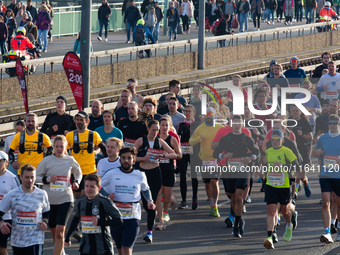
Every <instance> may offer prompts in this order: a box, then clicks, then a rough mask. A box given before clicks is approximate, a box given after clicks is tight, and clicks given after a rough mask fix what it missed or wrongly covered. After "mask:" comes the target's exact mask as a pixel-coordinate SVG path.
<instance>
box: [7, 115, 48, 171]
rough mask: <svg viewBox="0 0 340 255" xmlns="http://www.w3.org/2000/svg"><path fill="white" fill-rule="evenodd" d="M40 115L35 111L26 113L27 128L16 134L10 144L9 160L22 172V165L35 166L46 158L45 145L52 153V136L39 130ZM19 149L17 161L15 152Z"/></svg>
mask: <svg viewBox="0 0 340 255" xmlns="http://www.w3.org/2000/svg"><path fill="white" fill-rule="evenodd" d="M37 127H38V116H37V115H36V114H35V113H28V114H27V115H26V130H24V131H21V132H19V133H17V134H16V135H15V137H14V138H13V140H12V143H11V145H10V146H9V148H10V150H9V152H8V155H9V161H10V163H11V164H12V166H13V168H14V169H19V170H18V175H20V174H21V166H23V165H26V164H31V165H33V166H34V167H35V168H36V167H37V166H38V164H39V163H40V161H41V160H42V159H43V158H44V153H43V147H45V148H47V155H50V154H52V150H53V148H52V144H51V141H50V138H49V137H48V136H47V135H46V134H43V133H40V132H39V131H38V130H37ZM16 149H19V155H18V161H15V156H14V152H15V150H16ZM47 155H46V156H47Z"/></svg>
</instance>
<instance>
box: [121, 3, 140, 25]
mask: <svg viewBox="0 0 340 255" xmlns="http://www.w3.org/2000/svg"><path fill="white" fill-rule="evenodd" d="M141 18H142V16H141V15H140V12H139V10H138V8H137V7H136V6H130V7H129V8H127V9H126V11H125V15H124V23H125V22H132V23H133V22H137V21H138V20H139V19H141Z"/></svg>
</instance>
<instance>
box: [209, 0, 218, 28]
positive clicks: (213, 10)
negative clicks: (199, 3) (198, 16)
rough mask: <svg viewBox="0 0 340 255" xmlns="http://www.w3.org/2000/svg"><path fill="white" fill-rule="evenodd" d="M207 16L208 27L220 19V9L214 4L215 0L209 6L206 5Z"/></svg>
mask: <svg viewBox="0 0 340 255" xmlns="http://www.w3.org/2000/svg"><path fill="white" fill-rule="evenodd" d="M206 10H207V16H208V18H209V23H210V26H211V25H212V24H213V23H214V22H215V21H216V20H217V19H220V18H222V9H221V8H220V6H219V5H218V3H216V0H212V2H211V4H209V5H208V8H207V9H206Z"/></svg>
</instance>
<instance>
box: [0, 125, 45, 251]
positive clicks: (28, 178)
mask: <svg viewBox="0 0 340 255" xmlns="http://www.w3.org/2000/svg"><path fill="white" fill-rule="evenodd" d="M27 124H28V125H30V122H28V123H27ZM35 177H36V170H35V167H34V166H33V165H30V164H26V165H23V166H22V167H21V174H20V179H21V182H22V185H21V186H19V187H17V188H15V189H13V190H11V191H10V192H8V193H7V195H6V196H5V197H4V199H3V200H2V201H1V203H0V230H1V233H2V234H3V235H9V234H10V233H11V231H12V233H11V246H12V249H13V254H14V255H23V254H25V255H40V254H42V252H43V244H44V239H45V232H44V231H45V230H46V229H47V225H48V219H49V211H50V204H49V202H48V197H47V193H46V191H44V190H41V189H38V188H37V187H36V186H35V185H34V183H35V180H36V178H35ZM8 210H11V216H12V224H10V223H8V222H5V221H4V220H3V216H4V214H5V213H6V212H7V211H8Z"/></svg>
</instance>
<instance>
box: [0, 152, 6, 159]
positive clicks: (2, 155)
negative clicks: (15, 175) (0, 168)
mask: <svg viewBox="0 0 340 255" xmlns="http://www.w3.org/2000/svg"><path fill="white" fill-rule="evenodd" d="M1 159H5V160H7V161H8V155H7V153H6V152H4V151H0V160H1Z"/></svg>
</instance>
